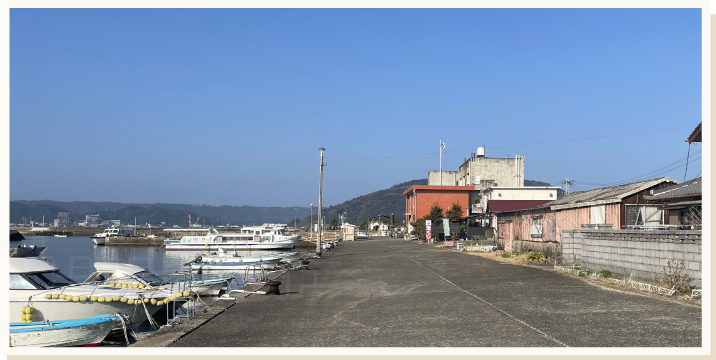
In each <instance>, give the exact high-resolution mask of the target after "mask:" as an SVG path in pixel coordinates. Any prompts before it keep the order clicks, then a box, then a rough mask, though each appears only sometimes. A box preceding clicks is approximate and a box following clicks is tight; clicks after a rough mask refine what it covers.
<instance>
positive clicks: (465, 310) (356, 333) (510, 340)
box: [135, 238, 702, 347]
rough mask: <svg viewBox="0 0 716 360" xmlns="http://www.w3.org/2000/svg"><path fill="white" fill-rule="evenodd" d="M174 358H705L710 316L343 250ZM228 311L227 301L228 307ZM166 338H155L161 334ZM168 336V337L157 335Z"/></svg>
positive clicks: (469, 266) (402, 245) (179, 333)
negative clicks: (532, 352) (510, 354)
mask: <svg viewBox="0 0 716 360" xmlns="http://www.w3.org/2000/svg"><path fill="white" fill-rule="evenodd" d="M331 253H332V254H331V255H330V256H324V257H323V259H311V263H310V265H309V270H300V271H287V272H285V273H283V274H278V275H280V276H279V277H278V280H279V281H281V283H282V284H281V286H280V291H281V293H282V295H280V296H271V295H257V294H250V295H248V294H247V295H248V296H246V297H243V298H241V299H239V300H236V302H235V303H234V301H228V302H230V303H231V304H230V305H229V306H226V307H225V308H223V309H221V310H220V313H218V314H215V315H213V316H211V317H210V318H208V319H205V320H204V321H200V325H195V326H192V327H191V329H190V330H182V329H181V328H179V327H172V328H174V329H175V330H170V331H173V332H174V333H173V334H172V335H171V337H172V338H171V341H164V342H162V341H157V340H156V339H159V338H160V337H159V336H154V335H153V336H150V337H149V338H147V339H146V340H143V341H140V342H138V343H137V344H135V346H172V347H701V345H702V344H701V343H702V336H701V316H702V314H701V309H700V308H698V307H693V306H686V305H682V304H678V303H674V302H669V301H663V300H659V299H654V298H650V297H645V296H639V295H634V294H630V293H623V292H618V291H613V290H608V289H603V288H599V287H596V286H593V285H590V284H588V283H585V282H583V281H581V280H579V279H576V278H572V277H568V276H564V275H562V274H558V273H555V272H552V271H548V270H545V269H539V268H534V267H528V266H517V265H512V264H508V263H500V262H496V261H493V260H490V259H485V258H481V257H478V256H470V255H467V254H464V253H459V252H456V251H454V250H449V249H440V248H436V247H433V246H430V245H427V244H424V243H423V244H419V243H416V242H408V241H404V240H401V239H391V238H371V239H367V240H358V241H355V242H344V243H341V244H339V245H338V246H337V247H336V248H334V249H332V252H331ZM220 301H226V300H220ZM163 330H164V329H162V330H160V331H159V332H157V333H160V332H161V331H163ZM157 335H160V334H157Z"/></svg>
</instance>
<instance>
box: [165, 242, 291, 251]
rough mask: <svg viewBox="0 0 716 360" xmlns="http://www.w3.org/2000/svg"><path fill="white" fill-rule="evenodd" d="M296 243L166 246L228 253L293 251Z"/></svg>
mask: <svg viewBox="0 0 716 360" xmlns="http://www.w3.org/2000/svg"><path fill="white" fill-rule="evenodd" d="M295 245H296V242H295V241H291V242H285V243H284V242H265V243H261V242H257V243H243V244H233V243H225V244H224V243H209V244H204V243H181V242H179V240H165V241H164V246H165V247H166V249H167V251H177V250H178V251H216V250H219V249H223V250H227V251H232V250H236V251H251V250H285V249H293V247H294V246H295Z"/></svg>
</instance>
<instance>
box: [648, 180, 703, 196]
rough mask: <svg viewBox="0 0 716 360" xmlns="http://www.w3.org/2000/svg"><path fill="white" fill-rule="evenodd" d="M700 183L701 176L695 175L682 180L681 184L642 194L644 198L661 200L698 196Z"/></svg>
mask: <svg viewBox="0 0 716 360" xmlns="http://www.w3.org/2000/svg"><path fill="white" fill-rule="evenodd" d="M701 183H702V181H701V177H697V178H696V179H692V180H689V181H686V182H682V183H681V184H677V185H674V186H669V187H667V188H663V189H659V190H654V193H653V194H651V195H646V196H644V199H646V200H662V199H669V198H675V197H684V196H698V195H701Z"/></svg>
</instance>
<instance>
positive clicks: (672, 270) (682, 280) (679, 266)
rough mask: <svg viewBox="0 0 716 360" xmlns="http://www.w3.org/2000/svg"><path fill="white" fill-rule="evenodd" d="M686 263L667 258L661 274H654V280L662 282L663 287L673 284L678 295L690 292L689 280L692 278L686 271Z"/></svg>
mask: <svg viewBox="0 0 716 360" xmlns="http://www.w3.org/2000/svg"><path fill="white" fill-rule="evenodd" d="M685 270H686V265H685V264H684V262H683V261H682V262H680V263H677V262H676V261H673V262H672V261H671V260H667V261H666V266H664V267H663V270H662V271H663V274H662V275H657V276H656V281H657V282H658V283H660V284H663V285H664V286H665V287H671V286H674V290H676V292H677V293H679V294H680V295H690V294H691V282H692V281H693V280H694V279H692V278H691V277H690V276H689V274H687V273H686V271H685Z"/></svg>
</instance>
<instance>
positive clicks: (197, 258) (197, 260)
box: [184, 256, 201, 266]
mask: <svg viewBox="0 0 716 360" xmlns="http://www.w3.org/2000/svg"><path fill="white" fill-rule="evenodd" d="M198 262H201V256H197V257H195V258H194V260H192V261H189V262H188V263H185V264H184V266H189V265H190V264H191V263H198Z"/></svg>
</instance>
